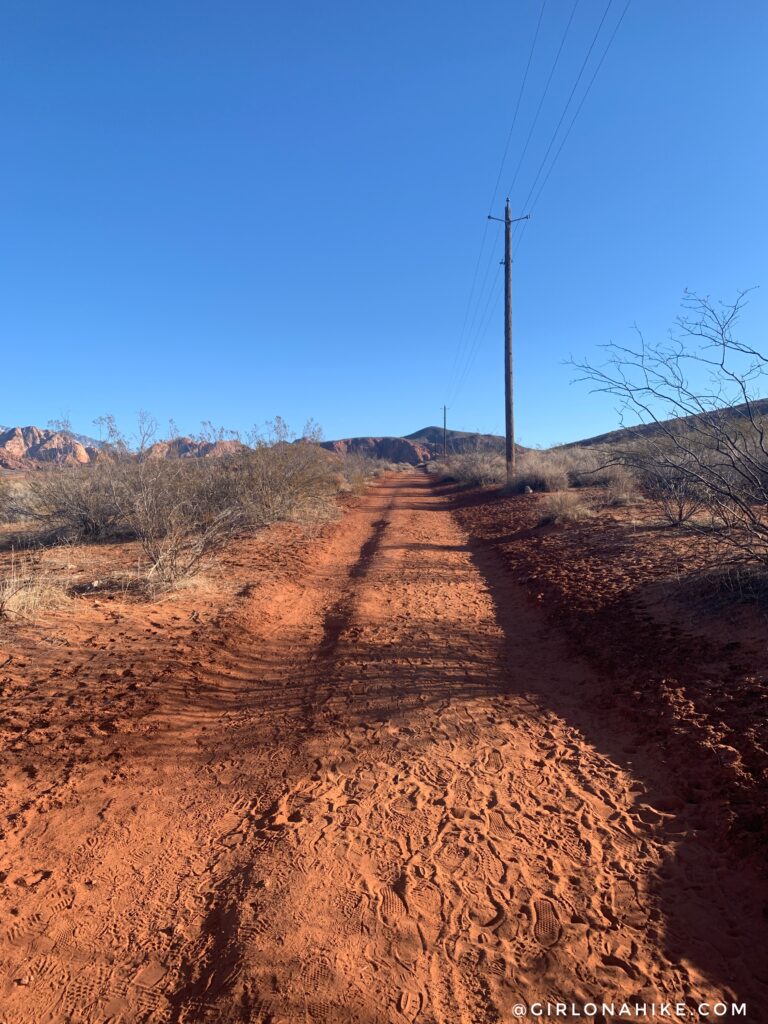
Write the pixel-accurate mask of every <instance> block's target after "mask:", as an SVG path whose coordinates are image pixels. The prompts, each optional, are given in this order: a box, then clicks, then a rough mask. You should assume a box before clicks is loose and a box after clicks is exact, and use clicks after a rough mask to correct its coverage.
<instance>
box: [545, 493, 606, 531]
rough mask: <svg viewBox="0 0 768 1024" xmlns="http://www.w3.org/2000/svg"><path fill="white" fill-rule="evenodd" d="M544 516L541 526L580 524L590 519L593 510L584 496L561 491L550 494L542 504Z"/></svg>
mask: <svg viewBox="0 0 768 1024" xmlns="http://www.w3.org/2000/svg"><path fill="white" fill-rule="evenodd" d="M541 508H542V516H541V519H540V520H539V526H549V525H557V524H561V523H578V522H581V521H582V520H584V519H588V518H589V517H590V516H591V515H592V514H593V510H592V507H591V506H590V504H589V503H588V502H587V501H585V499H584V497H583V495H581V494H578V493H576V492H575V491H559V492H557V493H555V494H550V495H549V496H548V497H546V498H545V499H544V500H543V501H542V503H541Z"/></svg>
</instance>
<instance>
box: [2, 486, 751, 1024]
mask: <svg viewBox="0 0 768 1024" xmlns="http://www.w3.org/2000/svg"><path fill="white" fill-rule="evenodd" d="M534 521H535V507H534V500H533V499H532V500H528V499H506V500H504V499H498V498H497V497H495V496H493V495H491V496H487V495H486V496H483V495H480V496H475V497H471V498H470V499H468V500H467V499H465V498H461V497H460V498H459V499H458V500H457V498H456V496H454V495H452V494H451V493H450V490H449V489H447V488H440V487H437V486H435V485H434V484H432V483H431V482H430V481H429V480H428V479H427V478H426V477H421V476H417V475H415V474H411V475H407V476H400V477H398V478H396V479H391V480H387V481H385V482H383V483H382V484H380V485H379V486H377V487H375V488H374V489H373V490H372V491H371V492H370V493H369V494H368V495H367V496H366V497H364V498H363V499H361V500H360V502H359V503H357V505H356V506H355V507H352V508H350V509H349V510H348V511H347V512H346V514H345V516H344V518H343V520H342V521H341V523H340V524H337V525H333V526H329V527H326V528H324V529H323V531H322V532H321V534H320V536H318V537H316V538H315V539H314V540H302V539H300V538H299V537H297V535H296V531H295V530H294V529H293V528H290V527H281V528H279V529H277V530H275V531H272V533H271V536H272V538H273V543H271V544H265V543H263V542H260V541H259V542H249V543H244V544H241V545H238V546H236V547H235V548H233V549H232V551H231V552H230V555H229V557H228V561H227V564H226V566H225V571H226V575H227V577H228V579H229V580H230V582H231V587H230V591H231V596H230V597H229V598H228V599H226V600H224V601H223V602H222V601H217V600H214V598H213V597H210V598H209V599H207V600H203V599H202V598H201V596H200V595H199V594H195V593H194V592H190V593H188V594H186V595H183V596H182V597H179V596H176V597H175V598H173V599H169V600H166V601H163V602H160V603H159V604H157V605H156V606H153V607H151V608H150V609H149V610H147V606H146V605H144V606H142V605H139V604H130V603H127V602H124V601H118V600H115V601H113V602H111V601H100V602H98V603H94V602H93V600H92V599H88V600H87V601H86V600H85V599H80V600H79V601H78V602H77V603H76V607H77V609H78V614H77V616H76V617H75V616H74V615H73V614H72V607H73V606H70V608H69V611H68V612H61V613H57V614H55V615H51V616H50V618H49V619H48V620H47V621H46V623H45V624H44V628H35V629H33V628H31V627H26V628H24V629H17V630H16V632H15V634H14V635H11V634H9V635H7V636H6V637H5V638H2V647H3V648H4V650H0V685H2V691H3V701H4V705H3V722H2V735H3V748H2V758H1V760H0V768H1V770H2V790H1V791H0V792H1V794H2V808H0V812H1V813H2V817H1V818H0V823H1V824H2V828H3V829H4V833H5V834H4V839H3V849H2V855H1V856H2V860H1V861H0V870H1V872H2V874H0V879H1V880H2V882H1V884H0V938H2V946H1V948H0V1020H1V1021H2V1022H3V1024H20V1022H24V1024H27V1022H29V1024H31V1022H35V1024H36V1022H38V1021H88V1022H91V1021H93V1022H96V1021H98V1022H104V1021H106V1020H111V1021H115V1022H117V1021H121V1022H125V1024H128V1022H131V1024H133V1022H198V1021H206V1022H207V1021H211V1022H213V1021H216V1022H220V1021H221V1022H230V1021H232V1022H234V1021H253V1022H257V1021H258V1022H264V1024H266V1022H272V1024H277V1022H279V1021H291V1022H293V1021H302V1022H304V1021H311V1022H313V1024H314V1022H329V1024H330V1022H337V1021H338V1022H342V1021H356V1022H360V1024H363V1022H365V1024H370V1022H385V1021H421V1022H425V1024H431V1022H439V1024H454V1022H466V1024H470V1022H491V1021H500V1020H501V1021H506V1020H511V1019H512V1018H513V1014H514V1013H515V1010H514V1007H515V1005H516V1004H517V1003H521V1002H522V1003H530V1002H532V1001H534V1000H535V999H539V1000H544V1001H546V1000H548V999H549V1000H552V1001H555V1000H558V999H560V1000H567V1001H569V1002H570V1001H575V1002H577V1003H583V1002H587V1001H590V1000H592V999H596V1000H598V1001H602V1000H603V999H606V1000H609V1001H616V1002H617V1003H620V1002H621V1001H622V1000H625V999H626V1000H630V999H631V1001H632V1002H637V1001H645V1002H647V1003H652V1002H656V1003H658V1002H661V1001H662V1000H672V1001H674V1002H685V1003H686V1006H687V1007H689V1008H692V1009H691V1015H690V1016H689V1018H688V1019H692V1020H695V1019H699V1015H698V1013H697V1011H696V1010H695V1009H693V1008H694V1007H696V1006H697V1005H698V1004H699V1003H701V1002H703V1001H705V1000H706V1001H708V1002H712V1001H714V1000H715V999H717V998H722V999H724V1000H726V1001H731V999H736V1000H746V1001H747V1002H748V1003H749V1005H750V1013H749V1015H748V1017H747V1018H746V1019H748V1020H750V1021H759V1020H761V1019H764V1016H763V1017H761V1014H763V1015H765V1013H766V1012H767V1011H764V1010H763V1009H762V1007H763V1006H768V1001H767V1000H766V995H768V977H766V969H765V957H764V950H765V948H766V938H768V924H767V922H766V918H765V914H764V907H765V903H766V893H767V892H768V889H767V887H766V882H765V877H764V874H763V872H762V862H761V860H760V850H759V848H758V847H759V840H760V837H761V836H762V833H761V831H760V828H761V827H762V825H761V823H762V820H763V819H762V817H761V814H762V810H763V802H762V792H763V791H762V789H761V786H762V785H763V782H764V776H761V774H760V772H761V771H762V770H763V769H764V765H765V760H764V759H762V760H761V758H762V751H763V748H762V747H761V746H760V743H761V739H760V737H759V736H758V735H757V733H756V732H754V727H755V708H756V707H757V704H756V703H755V702H756V701H757V699H758V698H759V697H761V696H762V692H761V691H760V690H759V687H758V685H757V681H756V679H755V678H753V677H752V676H750V675H749V673H748V672H747V671H746V667H745V665H742V660H744V659H746V660H747V661H749V662H750V664H752V663H753V661H754V657H755V655H754V651H753V650H752V649H751V648H750V647H749V646H748V645H745V644H744V643H742V645H741V647H739V648H734V647H729V648H728V650H727V652H726V651H725V650H724V648H723V645H722V643H721V642H719V641H718V642H715V641H714V640H713V639H712V638H711V637H710V638H709V639H707V640H699V639H698V638H697V637H696V635H695V634H694V633H693V632H688V631H687V628H684V626H683V625H680V624H679V623H678V622H677V621H673V620H672V619H670V621H669V622H666V623H665V622H664V621H662V619H661V611H660V607H661V606H659V607H654V609H653V610H644V609H643V606H642V605H640V604H639V603H638V602H637V600H636V593H635V592H636V591H637V589H638V586H639V584H640V583H642V582H643V580H644V579H645V578H646V577H645V576H643V572H645V571H646V570H643V568H642V566H643V565H645V566H646V569H647V573H650V574H654V573H655V574H656V576H657V583H658V578H659V577H660V578H662V579H666V576H665V575H664V572H665V570H663V569H662V568H660V565H661V562H660V561H659V559H658V558H657V557H656V556H655V555H654V554H653V551H650V552H649V553H647V554H643V553H642V548H643V545H642V542H640V543H638V544H636V545H635V546H631V547H630V548H628V549H627V550H626V551H625V550H623V549H622V551H621V552H619V551H618V550H616V551H615V552H614V556H613V560H614V561H615V564H616V565H619V564H620V563H621V559H623V558H625V556H626V557H630V558H635V559H636V561H637V564H636V565H634V566H633V567H632V569H631V571H627V570H625V569H614V568H612V565H613V562H612V560H611V555H610V553H609V550H610V549H609V548H607V547H605V546H602V547H601V545H611V544H618V543H619V541H620V534H621V531H620V530H619V527H618V526H617V527H616V529H615V530H614V529H613V527H610V526H609V527H608V528H605V524H603V526H601V525H600V524H594V525H592V526H588V527H579V528H578V531H580V532H577V531H574V530H568V529H566V530H547V531H544V533H543V534H542V532H541V531H535V530H532V529H531V526H532V523H533V522H534ZM601 530H602V532H600V531H601ZM590 531H597V533H596V534H595V536H594V537H592V536H591V534H590ZM614 534H615V535H614ZM621 543H622V544H623V543H624V542H623V540H622V541H621ZM594 545H597V546H594ZM661 561H662V562H663V558H662V559H661ZM621 564H625V563H621ZM626 564H628V563H626ZM616 573H619V574H621V573H623V574H624V576H625V577H626V579H625V580H624V582H623V583H622V582H621V581H618V582H617V576H616ZM587 574H589V575H587ZM531 587H533V593H532V594H531V596H529V595H528V594H527V593H526V588H531ZM537 598H538V600H537ZM555 620H556V622H557V624H555ZM730 642H731V643H735V642H736V641H730ZM726 653H727V660H725V661H722V658H723V656H724V655H725V654H726ZM750 659H752V660H751V661H750ZM729 665H730V666H731V667H730V668H728V666H729ZM713 666H715V667H713ZM718 666H719V667H718ZM723 666H725V667H726V671H725V674H722V670H723ZM753 667H754V666H753ZM715 669H717V672H720V673H721V674H720V675H718V674H717V672H716V671H715ZM724 687H727V688H728V694H729V696H728V699H726V696H725V695H724V693H723V692H722V691H723V688H724ZM723 709H725V710H723ZM742 726H744V727H746V726H749V728H750V729H752V730H753V731H752V732H749V733H748V734H745V735H739V734H738V729H739V728H740V727H742ZM731 747H733V748H734V749H733V752H731V749H730V748H731ZM721 1019H722V1018H721ZM741 1019H744V1018H741Z"/></svg>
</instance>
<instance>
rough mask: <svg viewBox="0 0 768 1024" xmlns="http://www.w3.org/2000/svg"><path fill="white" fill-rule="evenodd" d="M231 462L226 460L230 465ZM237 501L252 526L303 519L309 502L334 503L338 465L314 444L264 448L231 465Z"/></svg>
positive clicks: (278, 445) (260, 446)
mask: <svg viewBox="0 0 768 1024" xmlns="http://www.w3.org/2000/svg"><path fill="white" fill-rule="evenodd" d="M229 461H230V460H226V462H227V463H229ZM231 466H232V469H233V471H234V472H233V477H234V481H233V482H234V486H235V491H236V494H235V497H234V499H233V500H235V501H236V502H237V503H239V504H240V505H241V506H242V508H243V512H244V517H245V520H246V522H247V523H248V525H249V526H252V527H261V526H266V525H268V524H269V523H274V522H278V521H279V520H282V519H292V518H293V519H296V518H300V515H299V510H300V508H301V506H302V503H304V502H306V500H307V499H308V498H313V499H316V498H326V499H330V498H331V496H332V495H333V493H334V492H335V491H337V490H338V483H337V482H336V477H337V469H338V466H337V463H336V461H335V460H334V459H333V457H332V456H331V454H330V453H329V452H327V451H325V449H323V448H320V447H319V446H318V445H316V444H313V443H311V442H304V441H300V442H298V443H296V444H287V443H284V442H278V443H277V444H275V445H268V444H262V445H259V446H257V447H256V448H255V449H254V450H252V451H248V452H245V453H244V454H243V455H242V457H238V458H236V459H234V461H233V462H232V463H231Z"/></svg>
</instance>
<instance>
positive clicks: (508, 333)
mask: <svg viewBox="0 0 768 1024" xmlns="http://www.w3.org/2000/svg"><path fill="white" fill-rule="evenodd" d="M529 217H530V214H526V215H525V217H515V218H513V217H512V211H511V210H510V208H509V199H507V202H506V205H505V207H504V426H505V428H506V429H505V434H506V456H507V483H508V484H511V483H512V478H513V476H514V475H515V397H514V390H513V383H514V374H513V364H512V225H513V224H514V223H516V222H517V221H519V220H528V218H529ZM488 220H501V217H491V215H490V214H489V215H488Z"/></svg>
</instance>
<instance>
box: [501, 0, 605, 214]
mask: <svg viewBox="0 0 768 1024" xmlns="http://www.w3.org/2000/svg"><path fill="white" fill-rule="evenodd" d="M612 6H613V0H608V3H607V5H606V8H605V10H604V11H603V16H602V18H601V19H600V23H599V25H598V26H597V28H596V29H595V34H594V35H593V36H592V42H591V43H590V44H589V49H588V50H587V55H586V57H585V58H584V60H583V61H582V64H581V67H580V68H579V73H578V75H577V76H576V81H575V82H574V83H573V88H572V89H571V91H570V93H569V94H568V99H567V100H566V102H565V106H564V107H563V112H562V114H561V115H560V119H559V120H558V122H557V124H556V126H555V130H554V131H553V132H552V138H551V139H550V140H549V145H548V146H547V150H546V152H545V154H544V158H543V159H542V161H541V163H540V164H539V169H538V171H537V172H536V177H535V178H534V179H533V185H531V188H530V189H529V192H528V195H527V196H526V199H525V202H524V203H523V205H522V207H521V209H523V210H525V211H526V212H528V203H529V201H530V198H531V195H532V194H533V190H534V189H535V188H536V185H537V183H538V180H539V178H540V177H541V172H542V170H543V169H544V165H545V164H546V162H547V160H548V159H549V154H550V153H551V152H552V147H553V146H554V144H555V139H556V138H557V133H558V132H559V131H560V127H561V126H562V123H563V121H564V120H565V116H566V114H567V113H568V108H569V107H570V105H571V102H572V100H573V97H574V95H575V93H576V90H577V89H578V87H579V82H580V81H581V79H582V76H583V74H584V69H585V68H586V66H587V64H588V62H589V58H590V57H591V56H592V51H593V50H594V48H595V43H596V42H597V38H598V36H599V35H600V32H601V30H602V28H603V25H604V24H605V19H606V18H607V17H608V12H609V11H610V9H611V7H612Z"/></svg>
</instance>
